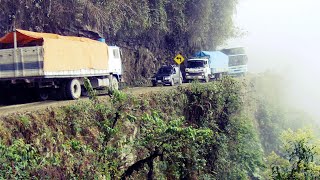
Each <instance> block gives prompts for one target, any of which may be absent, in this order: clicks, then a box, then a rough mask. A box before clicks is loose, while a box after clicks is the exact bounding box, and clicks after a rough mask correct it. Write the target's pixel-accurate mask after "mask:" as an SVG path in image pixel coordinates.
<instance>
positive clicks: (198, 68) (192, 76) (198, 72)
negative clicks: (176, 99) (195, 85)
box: [185, 58, 211, 82]
mask: <svg viewBox="0 0 320 180" xmlns="http://www.w3.org/2000/svg"><path fill="white" fill-rule="evenodd" d="M185 72H186V80H187V81H192V80H196V79H198V80H203V81H205V82H208V81H209V79H210V78H211V71H210V67H209V58H192V59H188V60H187V67H186V69H185Z"/></svg>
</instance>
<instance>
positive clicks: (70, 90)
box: [66, 79, 81, 99]
mask: <svg viewBox="0 0 320 180" xmlns="http://www.w3.org/2000/svg"><path fill="white" fill-rule="evenodd" d="M66 95H67V98H68V99H79V98H80V96H81V84H80V81H79V80H78V79H71V80H69V81H68V82H67V86H66Z"/></svg>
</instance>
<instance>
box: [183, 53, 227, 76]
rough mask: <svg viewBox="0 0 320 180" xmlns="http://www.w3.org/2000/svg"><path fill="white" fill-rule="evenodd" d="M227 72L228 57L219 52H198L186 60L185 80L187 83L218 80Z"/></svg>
mask: <svg viewBox="0 0 320 180" xmlns="http://www.w3.org/2000/svg"><path fill="white" fill-rule="evenodd" d="M228 70H229V57H228V56H227V55H226V54H224V53H222V52H220V51H199V52H197V53H195V54H194V56H193V57H192V58H190V59H188V60H187V67H186V69H185V73H186V74H185V78H186V80H187V81H189V82H190V81H193V80H196V79H197V80H201V81H204V82H209V80H210V79H217V78H220V77H221V76H222V75H223V74H227V73H228Z"/></svg>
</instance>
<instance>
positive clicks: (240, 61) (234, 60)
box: [229, 54, 248, 66]
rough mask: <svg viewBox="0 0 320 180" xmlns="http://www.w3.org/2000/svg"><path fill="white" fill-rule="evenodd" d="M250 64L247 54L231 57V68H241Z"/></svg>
mask: <svg viewBox="0 0 320 180" xmlns="http://www.w3.org/2000/svg"><path fill="white" fill-rule="evenodd" d="M247 63H248V57H247V55H245V54H239V55H230V56H229V66H240V65H246V64H247Z"/></svg>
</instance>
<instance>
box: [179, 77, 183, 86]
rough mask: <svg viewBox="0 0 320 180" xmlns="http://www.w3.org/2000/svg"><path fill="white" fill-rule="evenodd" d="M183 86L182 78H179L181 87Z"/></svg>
mask: <svg viewBox="0 0 320 180" xmlns="http://www.w3.org/2000/svg"><path fill="white" fill-rule="evenodd" d="M181 84H182V78H181V77H180V78H179V85H181Z"/></svg>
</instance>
